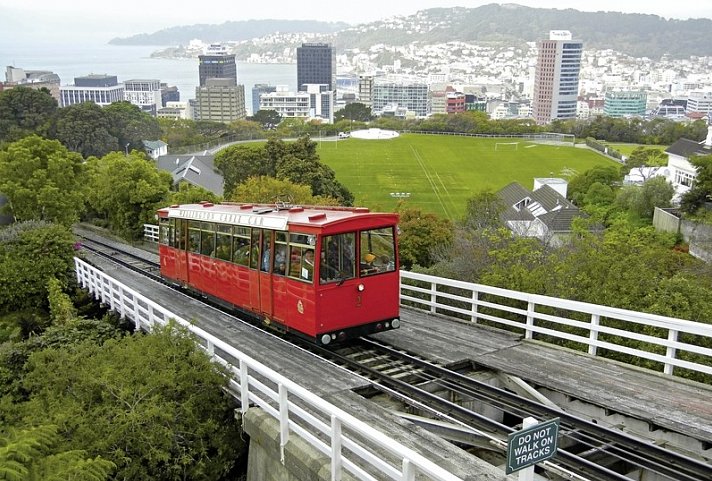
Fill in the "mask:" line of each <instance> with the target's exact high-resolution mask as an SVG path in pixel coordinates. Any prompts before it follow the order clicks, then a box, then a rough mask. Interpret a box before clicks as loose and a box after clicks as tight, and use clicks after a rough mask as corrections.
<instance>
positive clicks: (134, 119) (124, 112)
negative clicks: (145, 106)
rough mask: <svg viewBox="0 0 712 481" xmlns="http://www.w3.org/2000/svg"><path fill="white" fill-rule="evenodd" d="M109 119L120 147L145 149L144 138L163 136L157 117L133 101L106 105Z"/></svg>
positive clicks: (112, 131) (156, 138)
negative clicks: (144, 110) (142, 109)
mask: <svg viewBox="0 0 712 481" xmlns="http://www.w3.org/2000/svg"><path fill="white" fill-rule="evenodd" d="M104 114H105V115H106V116H107V118H108V121H109V126H110V127H109V133H111V135H112V136H114V137H116V138H117V140H118V145H119V149H124V150H126V149H128V150H129V151H131V150H134V149H136V150H140V151H143V150H144V148H145V147H144V145H143V141H144V140H158V139H160V138H161V128H160V126H159V125H158V121H157V120H156V118H155V117H152V116H151V115H149V114H147V113H146V112H142V111H141V109H140V108H138V107H137V106H136V105H134V104H132V103H131V102H127V101H123V102H114V103H112V104H110V105H107V106H106V107H104Z"/></svg>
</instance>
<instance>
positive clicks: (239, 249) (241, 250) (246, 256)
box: [232, 226, 251, 267]
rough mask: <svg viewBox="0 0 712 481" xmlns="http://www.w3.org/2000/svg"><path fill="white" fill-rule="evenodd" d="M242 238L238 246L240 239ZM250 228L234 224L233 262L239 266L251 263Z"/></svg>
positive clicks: (246, 265)
mask: <svg viewBox="0 0 712 481" xmlns="http://www.w3.org/2000/svg"><path fill="white" fill-rule="evenodd" d="M239 239H242V241H241V242H240V244H239V246H238V240H239ZM250 241H251V237H250V228H249V227H243V226H233V233H232V262H233V264H237V265H239V266H245V267H248V266H249V265H250Z"/></svg>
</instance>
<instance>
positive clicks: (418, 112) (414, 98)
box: [371, 82, 430, 118]
mask: <svg viewBox="0 0 712 481" xmlns="http://www.w3.org/2000/svg"><path fill="white" fill-rule="evenodd" d="M428 94H429V89H428V86H427V85H426V84H424V83H405V82H404V83H397V82H377V83H375V84H374V85H373V105H372V107H371V109H372V111H373V113H374V115H383V113H384V112H385V111H386V108H388V111H390V110H392V109H393V107H394V106H397V107H398V108H400V109H405V110H406V111H407V112H409V114H407V115H408V116H415V117H421V118H422V117H427V116H428V115H429V114H430V98H429V95H428Z"/></svg>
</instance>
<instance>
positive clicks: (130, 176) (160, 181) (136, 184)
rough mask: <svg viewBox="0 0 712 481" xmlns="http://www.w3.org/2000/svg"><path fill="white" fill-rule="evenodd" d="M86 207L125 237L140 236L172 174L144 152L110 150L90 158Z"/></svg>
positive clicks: (164, 196)
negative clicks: (158, 165) (124, 152)
mask: <svg viewBox="0 0 712 481" xmlns="http://www.w3.org/2000/svg"><path fill="white" fill-rule="evenodd" d="M88 164H89V172H90V183H89V187H90V189H89V190H90V193H89V195H88V203H89V206H90V207H91V208H92V209H93V210H94V211H95V212H97V213H99V214H100V215H103V216H104V217H105V218H106V219H108V221H109V226H110V227H111V229H112V230H114V231H115V232H117V233H118V234H119V235H122V236H124V237H125V238H127V239H139V238H141V237H142V236H143V224H145V223H151V222H153V219H154V217H155V214H156V209H158V208H159V207H163V206H164V204H165V202H166V199H167V198H168V192H169V191H170V188H171V185H172V184H173V178H172V177H171V174H169V173H168V172H165V171H159V170H158V168H157V167H156V165H155V164H154V163H153V162H151V161H149V160H147V159H146V157H145V155H144V154H141V153H139V152H136V151H134V152H132V153H131V154H130V155H128V156H125V155H124V154H123V153H119V152H112V153H110V154H108V155H105V156H104V157H102V158H101V159H96V158H93V159H90V161H89V163H88Z"/></svg>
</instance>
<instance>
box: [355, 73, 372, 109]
mask: <svg viewBox="0 0 712 481" xmlns="http://www.w3.org/2000/svg"><path fill="white" fill-rule="evenodd" d="M373 79H374V77H373V75H360V76H359V78H358V101H359V102H360V103H362V104H364V105H365V106H367V107H370V106H371V104H372V103H373Z"/></svg>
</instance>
